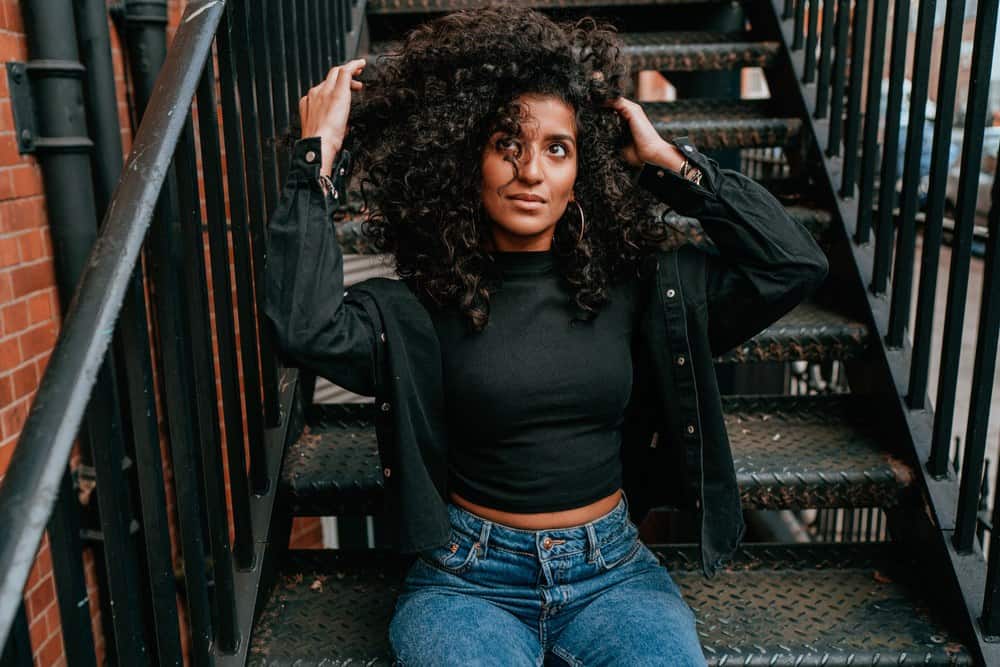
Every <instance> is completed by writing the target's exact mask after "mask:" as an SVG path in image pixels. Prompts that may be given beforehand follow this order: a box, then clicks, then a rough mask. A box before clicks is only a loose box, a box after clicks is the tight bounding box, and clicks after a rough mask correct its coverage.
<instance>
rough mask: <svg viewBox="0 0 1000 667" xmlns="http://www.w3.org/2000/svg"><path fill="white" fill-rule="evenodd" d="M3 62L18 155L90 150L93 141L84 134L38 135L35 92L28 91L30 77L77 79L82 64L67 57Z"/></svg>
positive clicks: (30, 86) (81, 74) (81, 69)
mask: <svg viewBox="0 0 1000 667" xmlns="http://www.w3.org/2000/svg"><path fill="white" fill-rule="evenodd" d="M6 65H7V87H8V89H9V90H10V103H11V109H13V111H14V129H15V131H16V134H17V150H18V152H19V153H20V154H21V155H24V154H25V153H39V152H42V151H57V152H68V153H81V152H89V151H90V150H92V149H93V147H94V142H93V141H91V140H90V139H89V138H88V137H43V136H40V135H39V127H38V116H37V114H36V111H35V95H34V93H33V92H32V81H33V80H34V79H38V78H43V77H54V76H61V77H67V76H71V77H76V78H80V77H82V76H83V72H84V68H83V65H81V64H80V63H78V62H73V61H69V60H33V61H31V62H28V63H23V62H18V61H9V62H7V63H6Z"/></svg>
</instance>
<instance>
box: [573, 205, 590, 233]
mask: <svg viewBox="0 0 1000 667" xmlns="http://www.w3.org/2000/svg"><path fill="white" fill-rule="evenodd" d="M573 203H574V204H576V210H578V211H579V212H580V238H579V239H577V243H583V231H584V230H585V229H586V228H587V221H586V220H585V219H584V217H583V207H582V206H580V202H578V201H577V200H575V199H574V200H573Z"/></svg>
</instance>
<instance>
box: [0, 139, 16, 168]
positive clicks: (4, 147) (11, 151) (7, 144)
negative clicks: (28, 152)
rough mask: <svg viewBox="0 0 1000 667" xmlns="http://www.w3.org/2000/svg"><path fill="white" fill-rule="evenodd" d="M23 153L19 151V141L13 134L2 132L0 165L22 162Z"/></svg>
mask: <svg viewBox="0 0 1000 667" xmlns="http://www.w3.org/2000/svg"><path fill="white" fill-rule="evenodd" d="M20 162H21V154H20V153H18V152H17V141H16V140H15V139H14V135H13V134H0V165H2V166H7V165H12V164H20Z"/></svg>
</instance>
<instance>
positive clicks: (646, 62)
mask: <svg viewBox="0 0 1000 667" xmlns="http://www.w3.org/2000/svg"><path fill="white" fill-rule="evenodd" d="M621 39H622V42H623V44H624V46H625V48H624V54H625V57H626V59H627V61H628V63H629V68H630V70H631V71H633V72H638V71H642V70H659V71H682V72H701V71H718V70H728V69H737V68H740V67H770V66H771V64H772V63H773V62H774V59H775V58H776V57H777V54H778V53H779V51H780V46H781V45H780V43H779V42H775V41H756V40H753V39H751V38H750V37H749V35H748V34H746V33H742V32H707V31H679V30H678V31H665V32H637V33H622V35H621ZM401 44H402V43H401V42H400V41H398V40H397V41H381V42H375V43H373V44H372V45H371V49H370V56H372V58H373V64H374V65H375V66H376V67H377V66H378V63H377V58H378V56H380V55H382V54H385V53H388V52H390V51H394V50H396V49H398V48H399V47H400V46H401Z"/></svg>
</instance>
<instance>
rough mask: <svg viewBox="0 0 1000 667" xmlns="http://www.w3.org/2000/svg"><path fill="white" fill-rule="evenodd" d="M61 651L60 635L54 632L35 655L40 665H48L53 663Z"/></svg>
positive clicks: (60, 654) (56, 660)
mask: <svg viewBox="0 0 1000 667" xmlns="http://www.w3.org/2000/svg"><path fill="white" fill-rule="evenodd" d="M62 653H63V647H62V637H61V636H60V635H58V634H56V635H52V636H51V637H49V638H48V639H47V640H46V641H45V643H44V644H43V645H42V647H41V649H39V650H38V651H37V652H36V654H35V655H36V657H37V658H38V663H39V664H40V665H44V666H48V665H55V664H56V662H58V661H59V658H60V657H61V656H62Z"/></svg>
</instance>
